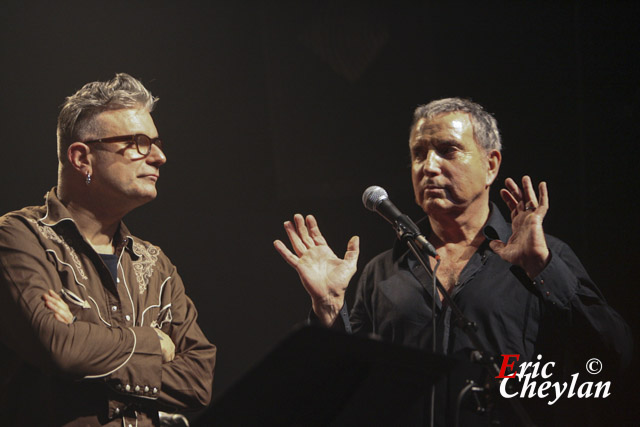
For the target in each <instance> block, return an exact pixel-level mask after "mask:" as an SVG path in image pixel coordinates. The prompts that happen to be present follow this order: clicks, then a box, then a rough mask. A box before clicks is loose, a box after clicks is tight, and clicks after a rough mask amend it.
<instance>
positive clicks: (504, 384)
mask: <svg viewBox="0 0 640 427" xmlns="http://www.w3.org/2000/svg"><path fill="white" fill-rule="evenodd" d="M507 380H508V378H505V379H503V380H502V382H501V383H500V395H502V397H504V398H506V399H510V398H512V397H516V396H517V395H518V393H513V394H509V393H507Z"/></svg>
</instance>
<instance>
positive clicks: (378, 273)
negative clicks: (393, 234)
mask: <svg viewBox="0 0 640 427" xmlns="http://www.w3.org/2000/svg"><path fill="white" fill-rule="evenodd" d="M397 270H398V260H396V259H394V254H393V250H392V249H389V250H386V251H384V252H382V253H380V254H378V255H376V256H375V257H373V258H372V259H371V260H370V261H369V262H368V263H367V264H366V265H365V267H364V269H363V270H362V275H361V277H362V278H368V277H369V278H370V277H375V278H376V279H381V278H384V277H387V276H389V275H390V274H393V273H395V272H396V271H397Z"/></svg>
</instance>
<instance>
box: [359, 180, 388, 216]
mask: <svg viewBox="0 0 640 427" xmlns="http://www.w3.org/2000/svg"><path fill="white" fill-rule="evenodd" d="M388 198H389V195H388V194H387V192H386V191H385V189H384V188H382V187H378V186H377V185H372V186H371V187H369V188H367V189H366V190H364V193H362V203H363V204H364V207H365V208H367V209H369V210H370V211H373V212H375V211H376V209H377V207H378V205H379V204H380V203H381V202H382V201H383V200H387V199H388Z"/></svg>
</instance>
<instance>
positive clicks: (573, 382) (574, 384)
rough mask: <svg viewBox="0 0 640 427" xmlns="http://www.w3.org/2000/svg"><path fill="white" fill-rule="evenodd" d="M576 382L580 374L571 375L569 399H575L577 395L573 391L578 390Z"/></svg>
mask: <svg viewBox="0 0 640 427" xmlns="http://www.w3.org/2000/svg"><path fill="white" fill-rule="evenodd" d="M576 381H578V374H573V375H571V386H570V387H569V394H568V395H567V397H573V396H575V395H576V394H575V392H574V391H573V389H574V388H576Z"/></svg>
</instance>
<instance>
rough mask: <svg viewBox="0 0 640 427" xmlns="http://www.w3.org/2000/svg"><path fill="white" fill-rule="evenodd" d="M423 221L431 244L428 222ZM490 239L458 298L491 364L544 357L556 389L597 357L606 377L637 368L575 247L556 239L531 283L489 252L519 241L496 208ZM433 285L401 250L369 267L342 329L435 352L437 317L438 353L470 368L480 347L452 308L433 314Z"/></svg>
mask: <svg viewBox="0 0 640 427" xmlns="http://www.w3.org/2000/svg"><path fill="white" fill-rule="evenodd" d="M421 223H422V225H421V226H422V228H423V232H424V234H425V235H426V236H428V235H429V231H430V230H429V229H428V227H429V222H428V221H427V220H423V221H421ZM483 233H484V236H485V238H486V240H485V241H484V242H483V243H482V244H481V245H480V247H479V248H478V250H477V251H476V252H475V253H474V254H473V256H472V257H471V259H470V260H469V261H468V263H467V264H466V266H465V267H464V269H463V270H462V272H461V274H460V277H459V279H458V281H457V283H456V284H455V286H454V288H453V291H452V292H451V297H452V299H453V301H454V302H455V303H456V304H457V305H458V306H459V308H460V309H461V311H462V312H463V313H464V315H465V316H466V317H467V318H468V319H469V320H471V321H473V322H475V323H476V325H477V335H478V338H479V340H480V342H481V343H482V346H483V347H484V349H485V350H487V353H488V355H489V356H496V357H497V361H498V364H500V363H501V361H502V357H501V355H503V354H518V355H520V356H519V357H520V359H519V361H518V362H516V366H517V365H519V363H522V362H524V361H537V359H536V357H537V356H538V355H542V361H543V362H545V361H553V362H555V363H556V364H555V366H554V369H553V374H554V377H553V378H552V379H551V380H553V381H561V380H566V379H567V378H568V377H569V375H570V374H572V373H574V372H577V371H578V370H579V369H582V371H584V366H585V363H586V361H587V360H588V359H590V358H592V357H596V358H598V359H600V360H601V361H602V364H603V366H604V370H603V377H602V378H605V379H606V378H610V379H611V378H613V377H615V374H616V373H617V372H618V370H619V369H620V367H621V366H624V365H626V364H628V363H629V361H630V358H631V342H632V338H631V332H630V329H629V327H628V326H627V325H626V323H625V322H624V321H623V320H622V318H621V317H620V316H619V315H618V313H616V312H615V311H614V310H613V309H612V308H611V307H610V306H609V305H608V304H607V303H606V301H605V299H604V298H603V296H602V294H601V292H600V290H599V289H598V288H597V287H596V285H595V284H594V283H593V281H592V280H591V279H590V278H589V275H588V274H587V272H586V271H585V269H584V267H583V266H582V264H581V263H580V261H579V260H578V258H577V256H576V255H575V254H574V252H573V251H572V250H571V249H570V248H569V246H568V245H566V244H565V243H564V242H562V241H560V240H559V239H557V238H555V237H552V236H549V235H547V236H546V239H547V245H548V247H549V250H550V253H551V259H550V262H549V263H548V265H547V266H546V267H545V269H544V270H543V271H542V272H541V273H540V274H539V275H538V277H536V278H534V279H533V280H531V279H530V278H529V277H528V276H527V275H526V273H525V272H524V270H522V269H521V268H520V267H518V266H515V265H512V264H510V263H508V262H506V261H504V260H503V259H502V258H500V256H498V255H497V254H496V253H495V252H493V251H492V250H491V248H490V247H489V241H490V240H495V239H499V240H501V241H503V242H507V241H508V239H509V237H510V236H511V225H510V224H509V223H507V222H506V221H505V220H504V218H503V217H502V215H501V214H500V212H499V210H498V208H497V206H496V205H495V204H492V205H491V213H490V216H489V219H488V221H487V223H486V225H485V227H484V229H483ZM431 283H432V278H431V272H427V271H425V270H424V268H423V267H422V266H421V264H420V263H419V262H418V261H417V259H416V258H415V256H414V255H413V254H412V253H411V252H410V251H409V250H408V249H407V248H406V247H405V246H404V245H403V243H402V242H397V243H396V245H395V246H394V248H393V249H392V250H389V251H386V252H384V253H382V254H380V255H378V256H376V257H375V258H374V259H373V260H371V261H370V262H369V263H368V264H367V265H366V267H365V268H364V270H363V273H362V275H361V277H360V280H359V283H358V289H357V293H356V300H355V304H354V307H353V309H352V310H351V313H350V316H349V318H348V320H346V321H345V317H346V316H341V317H339V319H338V320H337V322H336V325H334V327H342V326H343V324H345V323H346V324H347V325H345V326H347V327H349V328H351V329H352V330H353V333H356V334H363V333H364V334H373V335H375V336H377V337H379V338H381V339H382V340H384V341H387V342H390V343H396V344H400V345H404V346H410V347H418V348H421V349H424V350H427V351H431V348H432V339H433V333H432V319H434V317H435V321H436V325H437V332H436V333H437V349H438V350H437V351H438V352H442V353H444V354H447V355H449V356H451V357H453V358H456V359H465V360H469V357H470V354H471V352H472V351H473V350H476V349H475V348H474V346H473V345H472V342H471V340H470V339H469V338H468V337H467V335H466V334H465V333H464V332H463V331H462V330H461V329H460V328H458V327H455V326H454V325H455V319H453V318H452V317H454V316H452V310H451V308H450V307H448V306H446V304H444V305H443V304H442V303H441V301H440V298H437V300H436V312H435V316H434V313H433V312H432V310H431V307H432V298H433V295H432V285H431ZM349 323H350V325H349ZM507 372H509V371H507ZM457 387H459V385H457V386H455V387H454V388H457ZM458 389H459V388H458ZM545 403H546V402H545ZM450 406H451V404H449V409H448V411H449V412H450V410H451V408H450ZM547 406H549V405H547ZM558 406H560V405H557V406H556V407H558ZM441 421H442V420H441ZM543 421H546V420H544V419H543ZM448 423H449V421H448V422H447V424H448Z"/></svg>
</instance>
